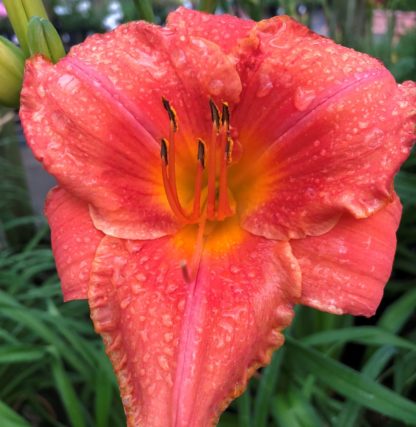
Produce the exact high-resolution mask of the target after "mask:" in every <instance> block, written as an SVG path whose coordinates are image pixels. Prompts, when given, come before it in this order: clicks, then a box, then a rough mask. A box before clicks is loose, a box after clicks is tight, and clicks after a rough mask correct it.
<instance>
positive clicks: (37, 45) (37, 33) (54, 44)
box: [27, 16, 65, 63]
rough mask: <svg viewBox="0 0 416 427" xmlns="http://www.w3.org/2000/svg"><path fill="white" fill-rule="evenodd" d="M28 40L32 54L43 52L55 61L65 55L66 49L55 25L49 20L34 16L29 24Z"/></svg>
mask: <svg viewBox="0 0 416 427" xmlns="http://www.w3.org/2000/svg"><path fill="white" fill-rule="evenodd" d="M27 41H28V45H29V50H30V54H31V55H34V54H36V53H41V54H42V55H43V56H46V57H47V58H48V59H50V60H51V61H52V62H53V63H56V62H58V61H59V60H60V59H61V58H63V57H64V56H65V49H64V46H63V44H62V40H61V38H60V37H59V34H58V32H57V31H56V30H55V27H54V26H53V25H52V24H51V23H50V22H49V21H48V20H47V19H43V18H39V17H37V16H34V17H33V18H32V19H31V20H30V22H29V26H28V30H27Z"/></svg>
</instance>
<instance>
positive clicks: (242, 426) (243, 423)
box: [236, 387, 251, 427]
mask: <svg viewBox="0 0 416 427" xmlns="http://www.w3.org/2000/svg"><path fill="white" fill-rule="evenodd" d="M236 403H237V406H238V426H239V427H250V426H251V408H250V407H251V396H250V388H249V387H247V390H246V391H245V392H244V393H243V394H242V395H241V396H240V397H239V398H238V399H237V401H236Z"/></svg>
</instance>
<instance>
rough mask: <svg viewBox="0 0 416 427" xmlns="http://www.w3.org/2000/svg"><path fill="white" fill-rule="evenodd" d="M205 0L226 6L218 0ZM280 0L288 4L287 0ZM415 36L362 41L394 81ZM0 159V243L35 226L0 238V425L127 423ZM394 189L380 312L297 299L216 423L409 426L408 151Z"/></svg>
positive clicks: (410, 70) (413, 222) (85, 322)
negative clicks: (391, 247)
mask: <svg viewBox="0 0 416 427" xmlns="http://www.w3.org/2000/svg"><path fill="white" fill-rule="evenodd" d="M202 3H203V5H205V6H206V7H207V8H212V7H215V5H220V6H222V7H223V10H228V9H230V10H229V11H232V8H231V6H230V4H231V2H228V1H226V0H223V1H219V2H215V1H206V2H202ZM275 3H276V4H277V2H273V1H272V0H267V1H266V0H260V1H257V0H256V1H254V0H246V1H243V0H242V1H241V7H242V8H243V10H244V11H245V12H246V13H251V14H252V16H253V17H257V15H260V16H264V13H265V10H270V8H271V5H272V4H273V5H274V4H275ZM280 3H281V4H283V5H285V6H286V8H287V11H289V12H291V11H292V12H293V13H296V10H295V9H296V8H295V2H294V1H291V0H286V1H283V2H280ZM306 3H308V4H319V5H320V6H321V7H323V8H324V11H325V13H326V14H327V18H328V19H330V23H331V25H332V27H334V28H335V27H336V25H335V24H336V19H338V17H337V16H338V15H337V14H340V13H341V14H342V13H345V14H346V16H347V18H348V16H349V17H350V18H351V17H352V16H355V12H354V11H351V10H350V9H347V10H345V11H344V9H342V8H340V9H339V10H338V11H337V10H334V11H332V10H330V9H329V3H328V2H327V1H325V0H319V1H313V2H312V1H311V2H306ZM337 3H340V4H341V2H338V1H335V2H334V4H335V5H336V4H337ZM346 3H351V4H356V3H357V4H361V3H365V2H345V4H346ZM261 7H263V9H261ZM292 9H293V10H292ZM364 12H365V13H366V10H364V11H362V13H364ZM363 16H364V15H363ZM298 18H299V16H298ZM351 19H352V18H351ZM351 19H350V20H348V19H347V20H346V23H347V24H348V25H349V24H351V23H352V22H353V20H351ZM363 19H364V18H363ZM350 21H351V22H350ZM351 25H352V24H351ZM332 27H331V28H332ZM341 30H342V28H341ZM347 33H348V34H349V35H350V36H351V33H350V32H348V31H346V33H345V34H347ZM363 40H364V39H363ZM414 40H415V33H410V34H409V35H408V36H407V37H406V38H404V39H402V41H401V42H400V43H399V44H398V46H397V47H396V48H394V49H393V48H392V45H391V43H392V38H391V36H390V33H389V34H387V35H386V40H382V41H381V42H382V43H385V44H384V45H380V44H379V45H375V44H372V45H371V46H370V45H368V46H367V47H366V50H368V51H371V52H372V53H373V54H376V55H378V56H379V57H380V58H381V59H383V60H384V61H385V63H386V65H388V66H389V68H390V69H391V70H392V71H393V73H394V74H395V75H396V77H397V78H398V79H403V78H413V79H415V77H416V65H415V59H414V51H415V50H414V46H415V45H414V43H412V41H413V42H414ZM340 41H341V42H342V41H343V40H340ZM344 42H346V43H347V44H350V45H354V44H355V43H354V40H350V39H345V40H344ZM386 46H387V47H386ZM1 138H2V135H1V130H0V142H1V141H3V142H4V134H3V139H1ZM9 157H10V156H9ZM0 166H1V169H2V171H3V175H2V179H1V180H0V194H2V198H1V200H0V205H1V209H2V212H3V214H5V213H7V215H3V217H2V218H1V219H2V222H3V224H2V225H3V226H2V230H1V234H0V244H1V242H2V241H3V242H4V241H5V240H6V239H7V238H8V237H9V238H10V236H14V235H15V236H17V235H19V233H21V227H22V226H24V225H33V224H36V228H35V227H29V228H27V229H26V231H27V230H28V229H30V230H32V232H31V236H30V238H25V239H24V242H23V243H24V244H23V247H21V246H22V245H21V243H22V242H21V241H20V245H17V246H16V245H9V247H7V246H5V245H3V248H2V249H1V246H0V249H1V251H0V427H28V426H32V427H49V426H53V427H67V426H68V427H124V426H125V419H124V414H123V409H122V405H121V402H120V398H119V394H118V388H117V384H116V380H115V377H114V374H113V372H112V368H111V365H110V362H109V361H108V359H107V357H106V355H105V353H104V350H103V345H102V342H101V339H100V338H99V337H98V336H97V335H96V334H95V333H94V331H93V328H92V324H91V321H90V319H89V311H88V305H87V302H86V301H74V302H70V303H67V304H64V303H63V301H62V296H61V291H60V285H59V279H58V277H57V274H56V271H55V265H54V261H53V256H52V252H51V250H50V245H49V230H48V228H47V225H46V224H45V223H44V220H43V219H42V218H35V217H32V216H21V215H20V217H19V218H17V219H12V215H9V212H10V209H9V208H10V206H11V205H10V203H14V202H15V200H17V199H21V197H20V196H21V193H22V188H21V186H19V184H17V182H19V180H20V178H19V177H20V175H19V173H18V170H17V169H16V168H15V167H9V166H10V165H8V164H7V162H6V161H5V159H4V158H3V159H1V158H0ZM16 174H17V175H16ZM13 186H14V187H13ZM396 190H397V192H398V193H399V195H400V197H401V200H402V203H403V205H404V211H403V219H402V223H401V226H400V229H399V233H398V236H399V244H398V250H397V256H396V261H395V266H394V271H393V274H392V278H391V280H390V283H389V284H388V286H387V288H386V293H385V297H384V299H383V302H382V306H381V307H380V308H379V310H378V313H377V315H376V316H375V317H374V318H372V319H363V318H352V317H350V316H334V315H329V314H326V313H321V312H318V311H316V310H312V309H309V308H306V307H297V309H296V310H297V313H296V318H295V322H294V324H293V325H292V326H291V327H290V328H289V330H287V331H286V337H287V340H286V344H285V346H284V347H283V348H281V349H280V350H279V351H278V352H276V353H275V354H274V357H273V359H272V363H271V364H270V365H269V366H268V367H267V368H265V369H263V370H261V371H260V372H258V373H257V374H255V377H254V378H253V379H252V381H251V382H250V385H249V389H248V390H247V391H246V392H245V393H244V395H243V396H241V397H240V398H239V399H237V400H236V401H235V402H233V404H232V405H231V407H230V408H229V409H228V410H227V412H225V413H224V414H223V416H222V417H221V420H220V427H237V426H238V427H269V426H277V427H322V426H336V427H361V426H362V427H366V426H381V427H383V426H386V427H387V426H402V425H409V426H414V425H416V403H414V401H415V398H416V344H415V342H416V317H415V312H414V307H415V306H416V286H415V285H416V262H415V259H416V255H415V248H416V159H415V156H414V155H413V156H411V159H410V160H409V161H408V162H407V164H406V165H405V167H404V168H403V170H402V171H401V172H400V173H399V175H398V176H397V178H396ZM9 202H10V203H9ZM7 203H9V204H8V205H7V206H5V204H7ZM19 206H20V205H19ZM8 209H9V210H8ZM39 223H40V224H42V225H41V226H39ZM19 230H20V231H19ZM33 230H37V231H36V232H33ZM21 235H22V234H20V236H21ZM9 243H10V242H9ZM17 247H20V249H19V250H17V249H16V248H17ZM13 248H15V249H13Z"/></svg>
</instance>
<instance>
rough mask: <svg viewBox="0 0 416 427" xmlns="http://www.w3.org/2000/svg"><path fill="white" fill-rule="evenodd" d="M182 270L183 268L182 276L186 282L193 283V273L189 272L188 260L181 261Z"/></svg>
mask: <svg viewBox="0 0 416 427" xmlns="http://www.w3.org/2000/svg"><path fill="white" fill-rule="evenodd" d="M180 266H181V270H182V276H183V279H184V280H185V282H186V283H191V282H192V280H191V275H190V274H189V269H188V264H187V263H186V261H181V263H180Z"/></svg>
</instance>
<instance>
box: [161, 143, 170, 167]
mask: <svg viewBox="0 0 416 427" xmlns="http://www.w3.org/2000/svg"><path fill="white" fill-rule="evenodd" d="M160 157H161V158H162V160H163V162H164V163H165V166H166V165H167V164H168V143H167V141H166V138H162V139H161V141H160Z"/></svg>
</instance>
